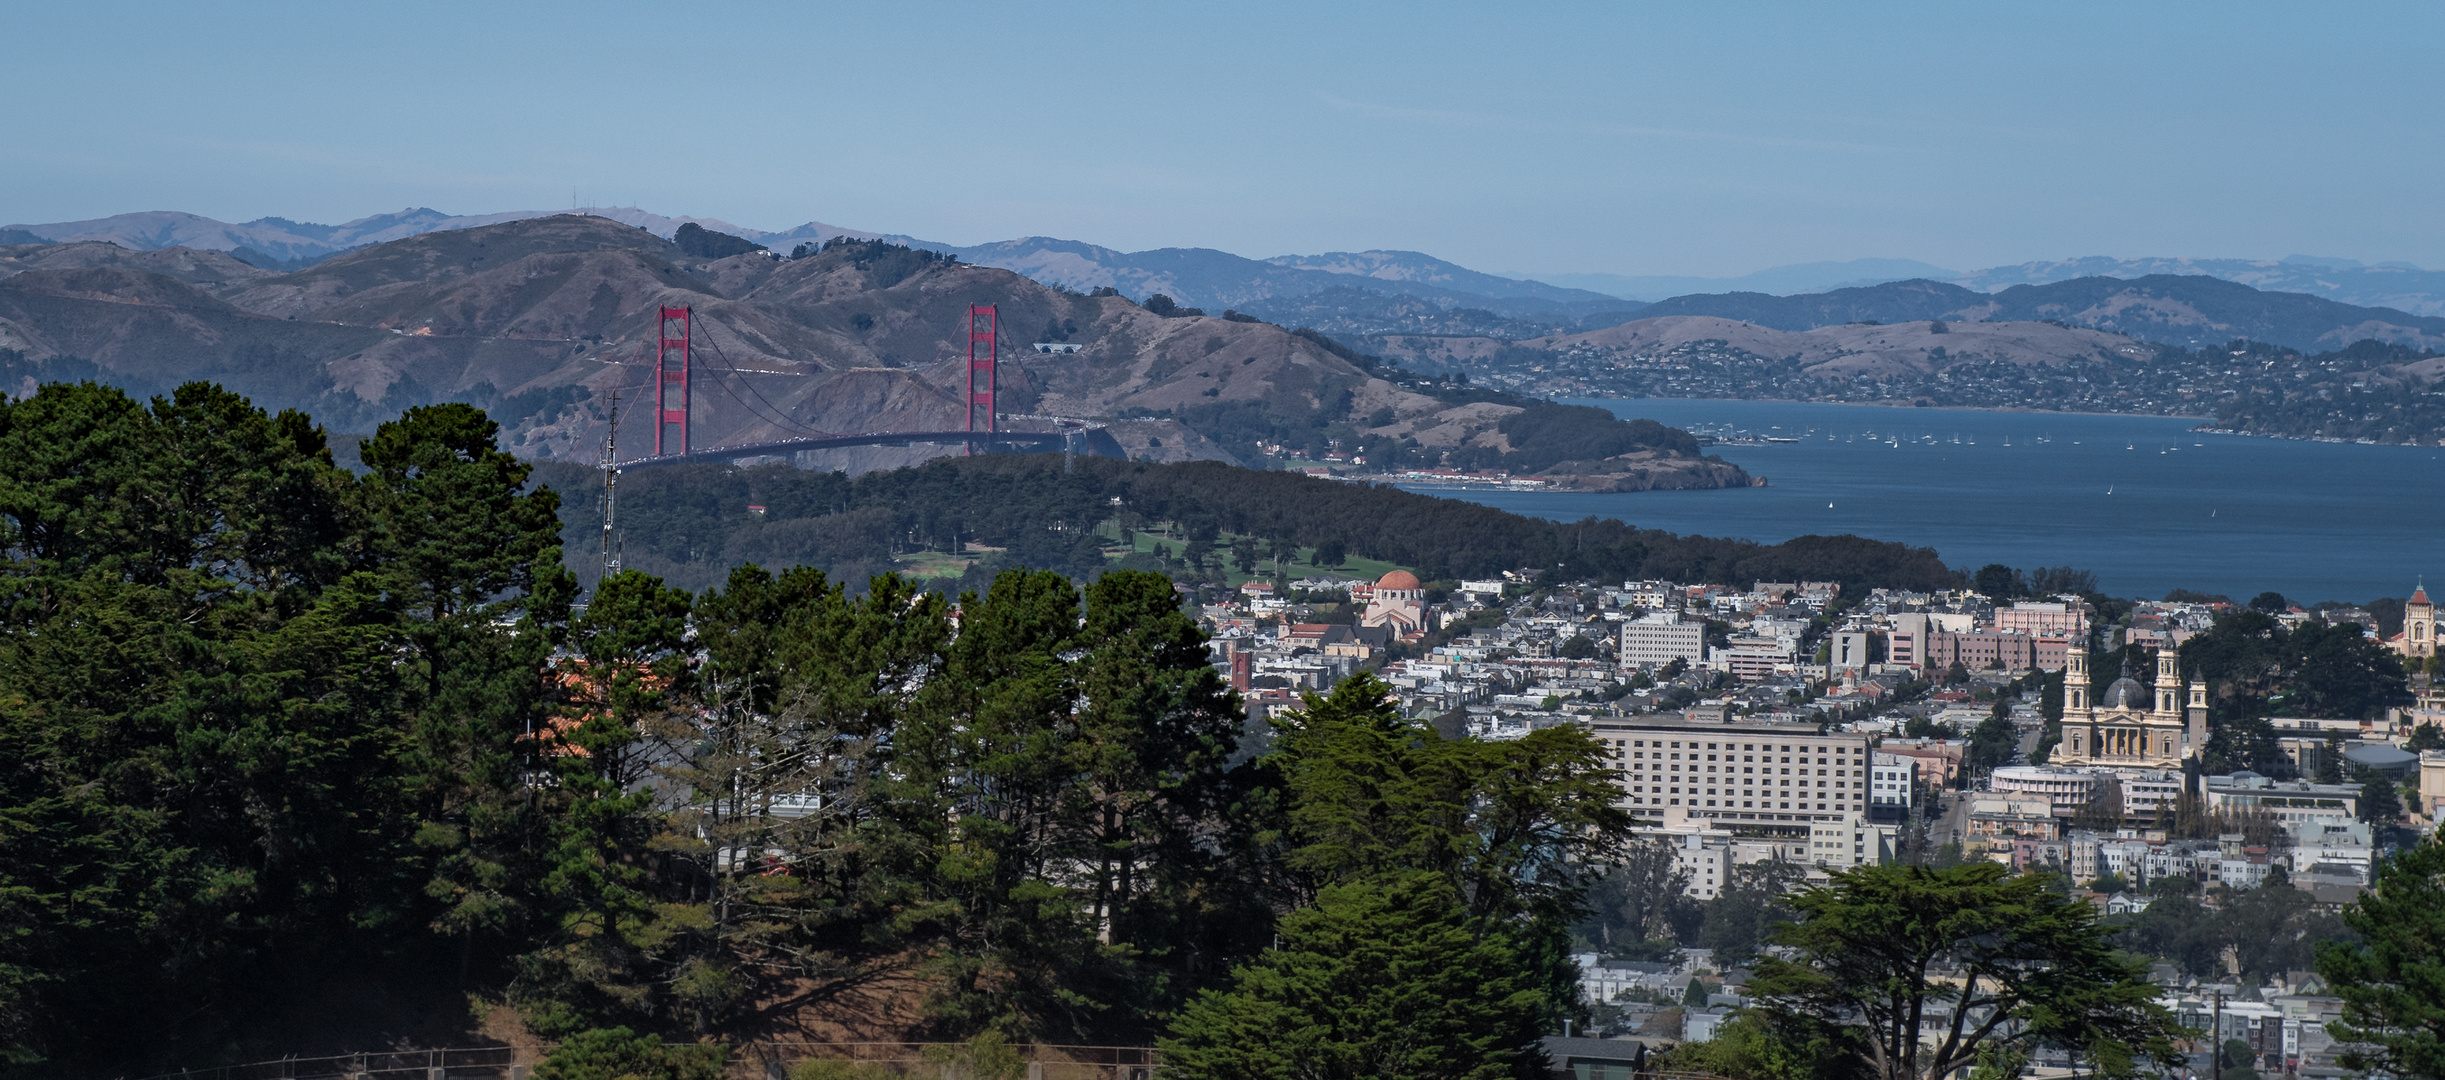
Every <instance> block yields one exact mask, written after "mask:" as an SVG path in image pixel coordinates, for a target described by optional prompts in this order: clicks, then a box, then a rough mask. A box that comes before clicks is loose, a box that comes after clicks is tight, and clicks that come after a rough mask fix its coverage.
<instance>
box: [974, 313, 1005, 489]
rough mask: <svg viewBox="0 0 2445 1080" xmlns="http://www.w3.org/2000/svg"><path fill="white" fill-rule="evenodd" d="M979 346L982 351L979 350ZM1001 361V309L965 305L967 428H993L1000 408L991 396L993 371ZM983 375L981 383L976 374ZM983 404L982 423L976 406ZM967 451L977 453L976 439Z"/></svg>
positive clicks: (995, 427)
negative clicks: (966, 321) (966, 314)
mask: <svg viewBox="0 0 2445 1080" xmlns="http://www.w3.org/2000/svg"><path fill="white" fill-rule="evenodd" d="M980 350H981V351H980ZM1000 361H1001V309H1000V306H999V305H995V304H986V305H984V306H983V307H978V306H976V305H974V304H971V305H969V306H968V430H969V431H971V432H977V431H986V432H990V431H996V430H999V428H998V427H997V425H996V424H995V420H994V416H995V413H997V412H998V411H999V408H998V402H996V401H995V400H994V393H995V389H994V382H995V378H994V377H995V375H996V374H998V371H999V368H1000ZM979 376H982V377H983V380H984V381H983V382H982V384H981V386H982V389H979V386H980V383H979V382H978V377H979ZM980 405H981V406H984V410H985V411H984V418H983V421H984V422H983V425H982V426H979V425H978V418H977V407H978V406H980ZM968 453H970V454H974V453H976V441H975V440H973V439H971V440H969V441H968Z"/></svg>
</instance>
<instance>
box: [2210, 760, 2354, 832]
mask: <svg viewBox="0 0 2445 1080" xmlns="http://www.w3.org/2000/svg"><path fill="white" fill-rule="evenodd" d="M2207 808H2208V809H2209V810H2211V811H2216V812H2219V813H2233V812H2236V811H2245V810H2264V811H2266V812H2268V813H2270V814H2273V815H2275V820H2277V821H2280V822H2283V823H2284V824H2286V825H2302V824H2308V823H2313V822H2314V823H2324V824H2335V825H2345V824H2349V823H2351V822H2353V821H2356V820H2358V819H2359V817H2360V788H2359V786H2358V785H2356V784H2313V783H2310V782H2309V781H2307V780H2274V779H2270V778H2268V777H2264V776H2260V775H2259V774H2257V773H2254V772H2250V771H2248V770H2246V769H2245V770H2243V771H2241V772H2237V773H2233V774H2231V775H2229V776H2210V777H2208V778H2207Z"/></svg>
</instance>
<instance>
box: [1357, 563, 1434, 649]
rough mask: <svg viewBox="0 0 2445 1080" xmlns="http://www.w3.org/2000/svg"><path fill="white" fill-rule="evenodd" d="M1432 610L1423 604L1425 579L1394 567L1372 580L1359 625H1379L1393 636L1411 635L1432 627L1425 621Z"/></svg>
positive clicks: (1403, 636)
mask: <svg viewBox="0 0 2445 1080" xmlns="http://www.w3.org/2000/svg"><path fill="white" fill-rule="evenodd" d="M1431 618H1432V613H1430V612H1429V611H1427V608H1426V583H1425V582H1422V581H1419V580H1418V575H1416V574H1413V573H1410V572H1409V571H1407V570H1395V571H1393V572H1391V573H1389V574H1386V575H1384V576H1383V577H1380V578H1377V579H1376V580H1375V595H1374V596H1373V597H1371V598H1369V599H1368V601H1367V611H1366V613H1365V614H1363V615H1360V616H1359V617H1358V624H1359V625H1360V626H1381V627H1384V628H1385V629H1387V630H1390V631H1392V633H1393V636H1395V637H1399V638H1404V639H1414V638H1416V637H1418V636H1419V635H1422V634H1424V633H1426V632H1427V631H1429V630H1432V629H1434V627H1433V626H1431V625H1428V623H1429V620H1430V619H1431Z"/></svg>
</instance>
